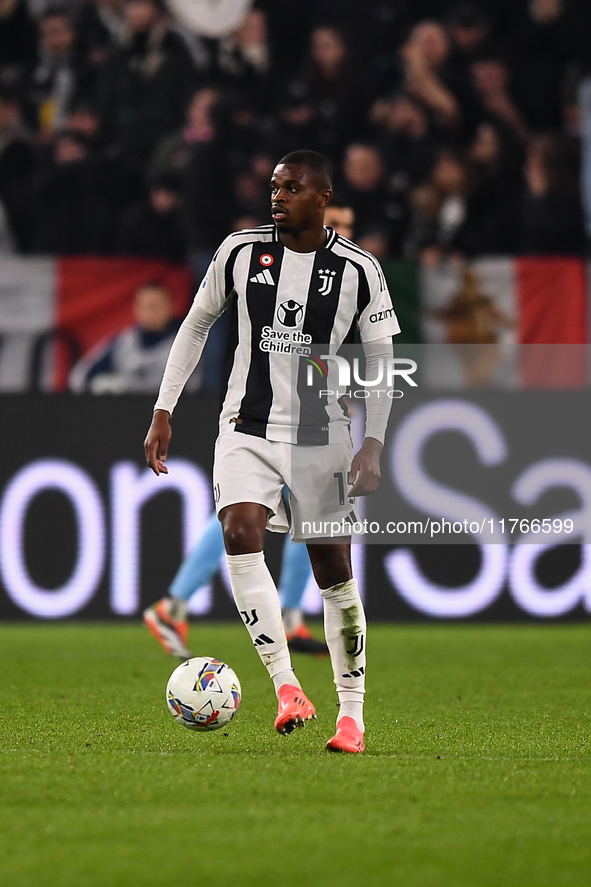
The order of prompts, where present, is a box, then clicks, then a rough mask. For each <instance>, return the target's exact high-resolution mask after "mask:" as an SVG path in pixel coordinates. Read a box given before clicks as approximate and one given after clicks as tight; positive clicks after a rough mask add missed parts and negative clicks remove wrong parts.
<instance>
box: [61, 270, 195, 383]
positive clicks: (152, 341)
mask: <svg viewBox="0 0 591 887" xmlns="http://www.w3.org/2000/svg"><path fill="white" fill-rule="evenodd" d="M133 314H134V318H135V323H134V325H133V326H132V327H129V329H126V330H123V331H122V332H121V333H119V334H118V335H117V336H114V337H113V338H111V339H110V340H109V341H107V342H102V343H100V344H99V345H98V346H97V347H96V348H94V349H93V350H92V351H91V352H90V354H87V355H86V356H85V357H83V358H82V360H81V361H79V363H78V364H76V366H75V367H74V369H73V370H72V373H71V375H70V388H71V390H72V391H74V392H76V393H77V394H81V393H83V392H87V391H89V392H91V393H92V394H127V393H138V394H144V393H151V392H155V391H157V390H158V386H159V384H160V379H161V377H162V373H163V371H164V367H165V365H166V360H167V357H168V352H169V351H170V346H171V345H172V342H173V339H174V337H175V335H176V332H177V330H178V328H179V326H180V322H179V321H178V320H177V319H176V318H174V317H173V314H172V301H171V298H170V293H169V292H168V290H167V289H166V287H165V286H163V285H162V284H160V283H158V282H155V281H154V282H150V283H145V284H143V286H141V287H140V288H139V289H138V291H137V292H136V294H135V298H134V301H133ZM189 386H190V390H193V391H194V390H195V389H196V388H197V387H198V376H197V375H193V376H192V377H191V379H190V380H189Z"/></svg>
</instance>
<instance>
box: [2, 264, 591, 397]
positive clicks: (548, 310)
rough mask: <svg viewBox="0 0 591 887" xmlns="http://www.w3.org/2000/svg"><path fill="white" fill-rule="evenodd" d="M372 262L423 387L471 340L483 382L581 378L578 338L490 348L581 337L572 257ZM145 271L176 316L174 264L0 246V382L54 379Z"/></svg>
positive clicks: (180, 285) (182, 302) (186, 284)
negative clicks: (416, 354)
mask: <svg viewBox="0 0 591 887" xmlns="http://www.w3.org/2000/svg"><path fill="white" fill-rule="evenodd" d="M383 264H384V272H385V274H386V277H387V279H388V282H389V286H390V290H391V293H392V298H393V302H394V307H395V309H396V312H397V314H398V316H399V319H400V324H401V327H402V335H401V337H399V341H401V342H405V343H417V342H423V343H427V344H432V345H433V349H428V351H429V353H430V355H431V356H430V358H429V360H430V362H431V364H432V370H431V372H427V373H426V375H425V381H429V378H431V377H432V380H433V382H434V383H436V385H435V387H446V386H448V387H458V385H461V384H462V378H463V381H464V383H465V382H466V378H465V372H464V371H465V369H466V360H465V358H464V357H461V358H458V356H457V355H458V354H463V353H464V352H463V351H462V349H463V348H464V346H472V345H486V346H490V347H489V348H488V349H484V352H483V353H486V355H487V357H486V359H484V358H483V359H481V361H480V364H479V363H478V361H474V360H473V361H472V364H471V369H470V371H469V372H470V373H473V374H474V376H473V378H472V382H474V381H475V380H476V382H478V380H479V379H480V381H481V382H482V383H483V384H486V373H487V372H489V373H491V372H493V370H492V369H491V366H492V364H494V365H495V366H494V373H493V375H494V374H496V376H495V378H496V380H497V381H498V379H499V378H503V379H505V381H507V384H518V385H526V386H527V385H536V384H538V383H540V384H551V385H552V384H553V381H552V380H554V383H555V384H556V385H558V386H560V387H565V386H566V387H573V386H574V387H579V386H580V385H582V384H586V382H587V378H588V373H587V355H586V352H587V349H586V348H583V347H580V348H578V349H577V348H572V347H569V348H568V349H567V350H565V351H564V352H561V351H560V349H558V350H557V349H553V350H552V351H551V352H544V351H543V350H540V349H537V348H532V349H529V348H528V347H525V348H523V349H519V351H518V357H517V358H515V357H513V358H511V360H509V359H508V358H507V359H506V360H501V359H500V358H499V359H498V360H497V359H496V358H494V355H495V353H496V351H499V353H503V349H510V348H511V347H513V354H515V349H514V346H515V345H522V346H539V345H546V344H553V345H563V346H576V345H578V346H584V345H586V343H587V342H588V341H589V282H588V279H589V274H588V267H587V264H586V262H584V261H583V260H580V259H576V258H569V257H550V258H538V257H519V258H507V257H498V258H497V257H495V258H483V259H478V260H476V261H474V262H470V263H468V264H466V265H460V264H457V263H453V262H448V263H446V264H443V265H440V266H438V267H436V268H430V269H424V268H423V269H420V268H418V266H417V265H416V264H415V263H413V262H407V261H393V260H388V261H385V262H384V263H383ZM149 281H150V282H151V281H159V282H162V283H164V284H165V285H166V286H168V288H169V289H170V292H171V294H172V297H173V301H174V306H175V311H176V313H177V314H178V316H179V317H182V316H183V315H184V314H185V312H186V311H187V309H188V307H189V304H190V300H191V297H192V293H193V290H194V282H193V281H192V279H191V275H190V273H189V271H188V269H187V268H185V267H180V266H171V265H168V264H167V263H165V262H160V261H152V260H144V259H126V258H122V259H119V258H116V259H110V258H94V257H81V258H78V257H76V258H38V257H35V258H23V257H2V258H0V336H1V342H2V347H1V348H0V391H29V390H48V391H63V390H66V389H67V383H68V376H69V372H70V369H71V367H72V365H73V363H75V361H76V360H77V359H78V358H79V357H80V356H82V354H85V353H86V352H87V351H88V350H89V349H91V348H93V347H94V346H95V345H97V344H98V343H99V342H100V341H101V340H103V339H106V338H109V337H111V336H113V335H115V334H116V333H117V332H119V331H120V330H121V329H123V328H124V327H126V326H129V325H131V324H132V322H133V315H132V302H133V296H134V293H135V291H136V290H137V288H138V287H139V286H140V285H141V284H142V283H146V282H149ZM435 346H437V347H435ZM437 348H439V349H440V350H439V351H438V350H437ZM507 353H508V351H507ZM549 354H550V355H551V357H549V356H548V355H549ZM561 354H562V357H561ZM567 355H568V357H567ZM487 361H488V362H489V366H488V370H487ZM552 363H554V366H553V367H552V366H550V367H549V366H548V364H552ZM468 364H470V360H468ZM454 367H455V368H454ZM458 367H459V368H458ZM462 367H463V369H462ZM463 372H464V377H462V373H463ZM503 373H504V374H505V375H504V376H503ZM548 373H550V376H548ZM454 374H455V375H454ZM499 374H500V376H499ZM468 384H469V380H468Z"/></svg>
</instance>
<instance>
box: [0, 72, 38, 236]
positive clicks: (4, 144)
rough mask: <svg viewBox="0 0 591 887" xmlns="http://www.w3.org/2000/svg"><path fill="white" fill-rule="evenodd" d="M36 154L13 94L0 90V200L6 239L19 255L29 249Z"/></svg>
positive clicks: (16, 98)
mask: <svg viewBox="0 0 591 887" xmlns="http://www.w3.org/2000/svg"><path fill="white" fill-rule="evenodd" d="M35 162H36V151H35V144H34V138H33V133H32V132H31V131H30V130H29V129H28V128H27V127H26V126H25V125H24V123H23V119H22V112H21V104H20V102H19V99H18V97H17V95H16V94H15V93H14V91H11V90H8V89H0V200H1V201H2V204H3V207H4V214H5V222H6V225H7V228H8V230H9V232H10V240H11V242H12V243H13V245H14V248H15V249H16V250H18V251H19V252H27V251H28V250H29V249H30V248H31V247H32V226H33V206H32V195H31V177H32V175H33V171H34V169H35Z"/></svg>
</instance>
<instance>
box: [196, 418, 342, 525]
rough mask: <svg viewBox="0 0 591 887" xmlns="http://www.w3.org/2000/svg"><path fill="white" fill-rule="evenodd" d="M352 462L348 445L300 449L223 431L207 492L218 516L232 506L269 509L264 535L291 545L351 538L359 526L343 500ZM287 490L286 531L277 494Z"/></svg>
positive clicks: (281, 504)
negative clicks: (285, 536) (283, 536)
mask: <svg viewBox="0 0 591 887" xmlns="http://www.w3.org/2000/svg"><path fill="white" fill-rule="evenodd" d="M352 459H353V447H352V445H351V442H350V441H349V440H346V441H341V442H340V443H335V444H327V445H326V446H319V447H304V446H299V445H294V444H289V443H284V442H283V441H276V440H266V439H265V438H260V437H254V436H253V435H251V434H241V433H239V432H235V431H228V432H225V433H223V434H220V436H219V437H218V439H217V441H216V444H215V455H214V464H213V492H214V500H215V507H216V511H217V513H218V514H219V513H220V511H221V510H222V509H223V508H226V507H227V506H228V505H235V504H236V503H237V502H257V503H259V504H260V505H264V506H265V507H266V508H268V509H269V518H268V520H267V529H268V530H271V531H273V532H275V533H287V531H288V530H290V529H291V537H292V539H293V540H294V541H295V542H304V541H306V540H313V539H315V538H316V539H320V538H322V539H325V538H338V537H343V536H350V535H351V524H352V523H355V522H357V521H359V518H358V516H357V511H356V509H355V499H349V498H348V497H347V490H348V489H349V487H350V484H349V483H348V480H347V478H348V474H349V470H350V468H351V462H352ZM285 486H286V487H287V488H288V490H289V505H290V508H291V528H290V523H289V519H288V517H287V512H286V510H285V504H284V502H283V495H282V494H283V488H284V487H285Z"/></svg>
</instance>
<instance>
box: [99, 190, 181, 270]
mask: <svg viewBox="0 0 591 887" xmlns="http://www.w3.org/2000/svg"><path fill="white" fill-rule="evenodd" d="M114 252H115V253H116V254H117V255H121V256H151V257H152V258H155V259H165V260H166V261H168V262H179V263H180V262H184V261H185V260H186V258H187V247H186V238H185V231H184V225H183V214H182V210H181V183H180V180H179V179H178V177H176V176H174V175H170V174H169V175H161V176H160V177H159V178H158V179H156V180H155V181H153V182H152V183H151V185H150V189H149V194H148V196H147V198H145V199H144V200H140V201H138V202H137V203H133V204H132V205H131V206H129V207H128V208H127V209H126V210H125V211H124V212H123V214H122V218H121V223H120V226H119V231H118V234H117V238H116V240H115V248H114Z"/></svg>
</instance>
